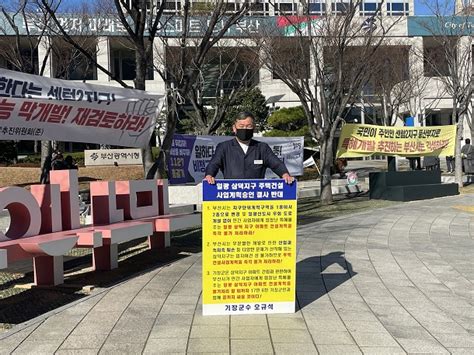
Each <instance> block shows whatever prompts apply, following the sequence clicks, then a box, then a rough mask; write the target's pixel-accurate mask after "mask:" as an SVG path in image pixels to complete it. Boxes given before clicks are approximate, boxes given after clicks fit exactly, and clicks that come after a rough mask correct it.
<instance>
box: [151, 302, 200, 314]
mask: <svg viewBox="0 0 474 355" xmlns="http://www.w3.org/2000/svg"><path fill="white" fill-rule="evenodd" d="M195 308H196V304H189V303H188V304H172V303H165V304H164V305H163V308H162V309H161V311H160V314H194V310H195Z"/></svg>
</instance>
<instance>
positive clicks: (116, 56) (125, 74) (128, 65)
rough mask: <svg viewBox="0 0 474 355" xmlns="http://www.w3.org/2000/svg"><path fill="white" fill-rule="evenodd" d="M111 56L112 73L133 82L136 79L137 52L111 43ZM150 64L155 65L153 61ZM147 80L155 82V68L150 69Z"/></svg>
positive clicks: (150, 67)
mask: <svg viewBox="0 0 474 355" xmlns="http://www.w3.org/2000/svg"><path fill="white" fill-rule="evenodd" d="M110 47H111V50H110V56H111V58H110V59H111V60H110V63H111V69H112V70H111V71H112V73H113V74H114V75H116V76H117V77H118V78H119V79H121V80H133V79H135V77H136V71H135V68H136V62H135V51H133V50H132V49H129V48H126V47H124V46H122V45H120V43H117V42H115V43H114V42H111V43H110ZM148 63H153V59H150V60H149V61H148ZM145 79H146V80H153V66H152V65H150V66H149V67H148V70H147V73H146V76H145Z"/></svg>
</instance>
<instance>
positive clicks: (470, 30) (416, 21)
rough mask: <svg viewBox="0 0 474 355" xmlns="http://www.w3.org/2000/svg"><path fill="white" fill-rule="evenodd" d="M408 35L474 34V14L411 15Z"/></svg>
mask: <svg viewBox="0 0 474 355" xmlns="http://www.w3.org/2000/svg"><path fill="white" fill-rule="evenodd" d="M407 24H408V25H407V26H408V36H410V37H416V36H421V37H423V36H429V37H431V36H472V35H473V34H474V16H409V17H408V22H407Z"/></svg>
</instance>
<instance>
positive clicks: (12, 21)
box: [0, 1, 51, 169]
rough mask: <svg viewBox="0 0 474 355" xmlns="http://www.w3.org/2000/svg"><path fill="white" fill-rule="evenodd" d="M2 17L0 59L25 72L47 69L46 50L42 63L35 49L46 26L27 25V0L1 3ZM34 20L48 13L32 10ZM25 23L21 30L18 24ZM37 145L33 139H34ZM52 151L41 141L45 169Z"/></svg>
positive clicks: (48, 145)
mask: <svg viewBox="0 0 474 355" xmlns="http://www.w3.org/2000/svg"><path fill="white" fill-rule="evenodd" d="M0 11H1V14H2V15H3V21H2V23H1V24H0V34H3V35H4V37H3V38H1V39H0V59H2V60H3V61H4V62H5V64H6V66H7V67H8V68H9V69H13V70H17V71H21V72H24V73H28V74H37V75H43V73H44V71H45V69H46V63H47V58H48V54H49V50H48V51H47V53H46V56H45V57H44V59H43V61H42V63H41V65H39V63H38V51H39V49H40V46H41V43H42V40H43V39H44V38H45V26H40V30H39V31H36V26H35V25H33V28H31V27H30V24H31V23H32V22H31V21H29V20H31V14H32V12H33V9H32V8H31V4H30V3H29V2H28V1H18V2H11V3H9V4H8V5H5V6H1V7H0ZM35 18H36V23H38V22H41V23H43V24H45V23H47V22H48V15H47V14H46V13H44V12H35ZM19 23H23V24H24V32H25V33H23V31H22V29H20V28H19V26H18V24H19ZM35 149H36V142H35ZM49 155H51V142H50V141H43V142H41V166H42V167H43V169H44V165H45V162H46V158H47V157H48V156H49Z"/></svg>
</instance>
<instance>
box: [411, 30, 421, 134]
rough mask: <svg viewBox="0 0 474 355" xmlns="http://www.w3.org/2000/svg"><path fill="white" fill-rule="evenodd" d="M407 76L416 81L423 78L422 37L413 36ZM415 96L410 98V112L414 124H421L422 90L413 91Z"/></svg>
mask: <svg viewBox="0 0 474 355" xmlns="http://www.w3.org/2000/svg"><path fill="white" fill-rule="evenodd" d="M408 65H409V68H408V69H409V76H410V80H413V81H414V82H417V81H419V80H424V79H425V78H424V62H423V37H413V38H412V44H411V46H410V50H409V54H408ZM414 94H415V95H414V96H415V97H413V98H412V99H411V104H410V106H411V111H412V112H411V114H412V115H413V116H414V118H415V126H420V125H422V121H424V116H423V113H424V107H423V98H422V97H421V96H422V95H423V93H422V92H415V93H414Z"/></svg>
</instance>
